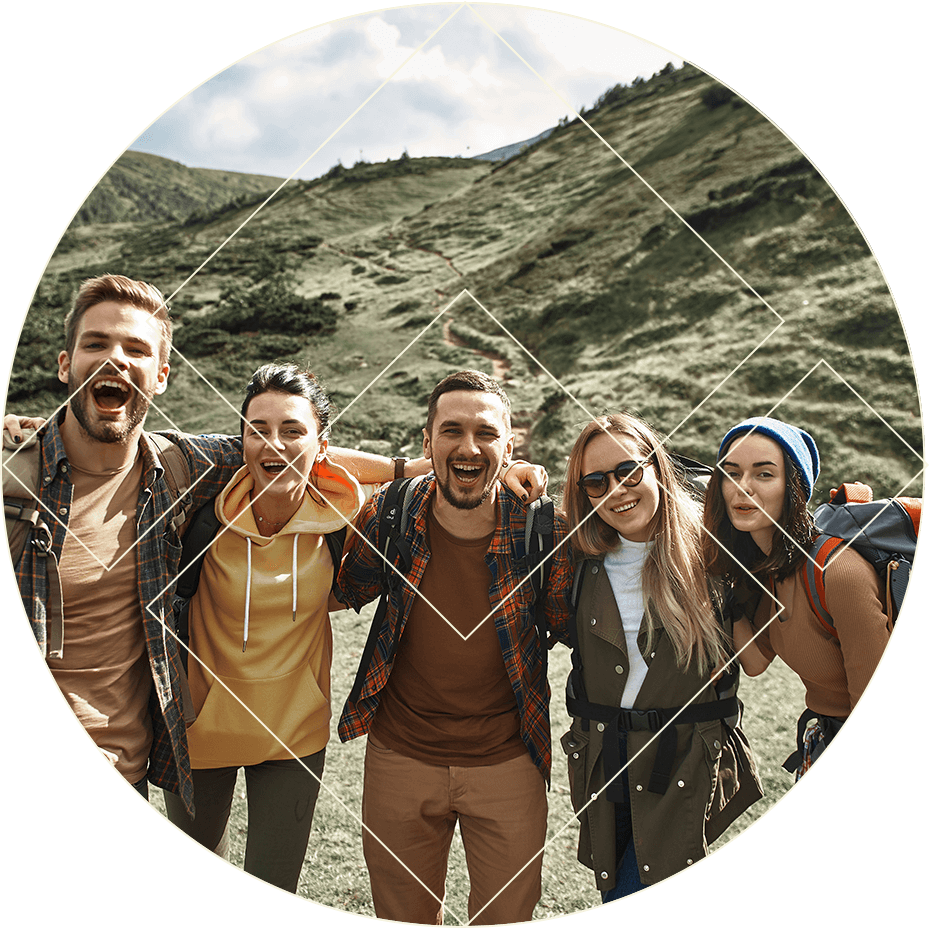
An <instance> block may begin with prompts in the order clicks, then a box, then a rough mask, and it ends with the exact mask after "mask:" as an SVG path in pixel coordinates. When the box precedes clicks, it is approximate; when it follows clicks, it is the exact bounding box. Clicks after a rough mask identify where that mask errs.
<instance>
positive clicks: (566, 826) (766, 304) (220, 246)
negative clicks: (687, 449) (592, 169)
mask: <svg viewBox="0 0 929 928" xmlns="http://www.w3.org/2000/svg"><path fill="white" fill-rule="evenodd" d="M459 9H460V8H459ZM456 12H457V11H456ZM343 125H344V124H343ZM340 128H341V127H340ZM588 128H589V127H588ZM591 131H593V130H591ZM614 154H615V153H614ZM617 157H618V156H617ZM220 247H222V246H220ZM207 260H209V259H207ZM204 263H206V262H204ZM201 267H202V266H201ZM195 273H196V272H195ZM192 276H193V275H192ZM182 286H183V285H182ZM766 305H767V304H766ZM769 308H770V307H769ZM772 311H773V310H772ZM678 427H679V426H678ZM781 608H783V607H781ZM569 822H570V820H569ZM565 827H567V825H566V826H565ZM562 830H563V829H562Z"/></svg>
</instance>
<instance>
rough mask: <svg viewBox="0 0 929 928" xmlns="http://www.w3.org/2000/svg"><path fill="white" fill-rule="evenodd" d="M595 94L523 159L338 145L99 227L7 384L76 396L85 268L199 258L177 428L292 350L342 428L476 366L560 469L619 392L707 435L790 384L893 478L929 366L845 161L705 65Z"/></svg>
mask: <svg viewBox="0 0 929 928" xmlns="http://www.w3.org/2000/svg"><path fill="white" fill-rule="evenodd" d="M585 119H586V121H587V122H588V123H589V126H590V127H588V125H585V124H584V123H583V122H581V121H579V120H577V119H575V120H574V121H573V122H570V123H568V122H564V123H563V124H561V125H559V126H557V127H555V129H554V131H553V132H552V133H551V135H549V136H548V137H547V138H545V139H543V140H540V141H539V142H537V143H536V144H534V145H532V146H530V147H529V148H528V149H525V150H523V151H521V152H520V153H518V154H517V155H515V156H513V157H511V158H510V159H508V160H507V161H504V162H495V163H489V162H486V161H479V160H469V159H445V158H426V159H410V158H402V159H400V160H398V161H392V162H386V163H384V164H364V163H360V164H357V165H356V166H355V167H353V168H350V169H348V168H343V167H342V166H341V165H339V166H337V167H336V168H334V169H333V170H332V171H330V172H329V174H327V175H326V176H325V177H322V178H319V179H317V180H314V181H295V182H291V183H290V184H288V185H287V186H286V187H285V188H284V190H283V191H282V192H281V193H280V194H279V195H278V196H277V197H276V198H275V199H274V200H273V201H272V202H271V203H270V204H268V206H267V207H265V208H264V209H262V210H261V211H260V212H259V213H258V214H257V215H254V216H253V218H251V220H250V221H248V223H247V225H245V226H244V228H242V229H241V231H240V232H238V234H237V235H235V237H234V238H232V240H231V241H229V242H228V243H227V244H224V243H225V242H226V240H227V239H228V237H229V236H230V235H232V234H233V233H235V232H236V230H237V229H238V228H239V227H240V226H241V224H242V223H243V222H245V221H246V220H248V219H249V217H250V216H252V213H253V212H254V208H255V207H254V206H253V205H249V206H241V207H238V208H237V207H235V206H234V205H233V206H228V205H227V207H226V208H225V209H223V210H220V211H218V212H217V213H215V214H213V215H212V216H211V217H208V218H207V217H204V216H194V217H189V218H188V219H187V220H186V221H185V222H147V223H111V224H101V223H96V224H93V225H89V226H86V227H84V228H82V229H81V230H79V232H80V238H79V239H78V240H77V241H71V242H69V243H67V247H66V248H65V247H62V248H61V249H59V252H58V253H56V255H55V256H54V258H53V260H52V262H51V263H50V265H49V268H48V271H47V273H46V275H45V277H44V278H43V280H42V283H41V286H40V288H39V291H38V294H37V296H36V300H35V303H34V305H33V308H32V311H31V312H30V314H29V318H28V320H27V322H26V325H25V327H24V330H23V334H22V338H21V341H20V346H19V352H18V354H17V364H16V369H15V370H14V374H13V380H12V383H11V389H10V403H11V406H13V407H16V408H22V409H26V408H28V409H31V410H39V411H48V410H49V409H51V408H53V407H54V405H55V403H56V402H58V401H60V399H59V398H60V396H61V394H60V393H59V392H57V390H55V391H54V392H49V390H48V389H47V388H48V387H50V386H51V387H53V386H54V380H53V378H52V377H51V376H50V375H51V374H52V373H53V359H54V355H55V352H56V351H57V348H58V345H59V338H58V336H57V331H56V329H57V326H58V325H59V324H60V322H59V319H60V316H61V315H62V314H63V309H64V307H65V305H66V304H67V302H68V300H69V298H70V294H71V292H72V291H73V290H74V288H75V287H76V285H77V284H78V283H79V281H80V279H82V278H83V277H86V276H88V275H91V274H96V273H101V272H105V271H114V272H121V273H126V274H129V275H130V276H138V277H141V278H143V279H147V280H151V281H153V282H155V283H157V284H158V285H159V286H160V287H161V288H162V289H163V290H165V292H167V293H171V292H173V291H174V290H175V289H176V288H178V287H181V286H182V285H183V287H182V289H181V290H180V292H179V294H178V296H177V297H176V298H175V299H174V301H173V308H174V310H175V315H176V316H177V319H178V325H177V337H176V347H177V349H178V352H179V353H178V354H176V355H175V357H174V360H173V371H172V386H171V388H170V389H169V390H168V392H167V393H166V394H165V396H164V397H163V398H162V399H163V403H162V405H161V409H162V411H163V412H164V414H165V416H167V417H168V419H169V420H170V421H172V422H175V423H176V424H178V425H179V426H181V427H184V428H189V429H193V430H201V429H215V428H220V429H234V428H236V426H237V420H236V417H235V414H234V412H233V410H232V407H234V406H237V396H238V392H239V390H240V389H241V387H242V385H243V383H244V382H245V380H246V378H247V376H248V375H249V374H250V373H251V371H252V370H253V369H254V367H255V366H256V365H257V364H259V363H261V362H262V361H265V360H269V359H272V358H279V357H282V358H297V359H300V360H303V361H306V362H308V363H309V364H310V366H312V367H313V368H314V369H315V370H316V371H317V372H318V373H319V374H320V376H321V377H322V378H323V380H324V382H326V383H327V384H328V385H329V387H330V388H331V390H332V392H333V393H334V395H335V398H336V400H337V403H338V405H339V406H340V407H341V408H342V409H343V411H344V415H343V416H342V418H341V419H340V420H339V422H338V424H337V432H336V438H337V440H338V441H339V442H342V443H344V444H351V445H356V446H360V447H368V448H372V449H377V450H385V451H388V450H389V451H396V450H397V449H399V448H409V449H415V448H416V447H417V446H418V444H419V438H418V434H419V429H420V427H421V424H422V418H423V416H422V410H423V407H424V401H425V398H426V396H427V395H428V393H429V390H430V389H431V387H432V386H433V385H434V383H435V382H436V381H437V380H438V379H439V378H440V377H441V376H443V375H444V374H445V373H447V372H448V371H449V370H450V369H452V368H457V367H464V366H480V367H483V368H485V369H487V370H488V371H492V372H494V373H496V374H498V375H499V376H501V377H502V378H503V380H504V382H505V383H506V386H507V389H508V391H509V392H510V395H511V397H512V399H513V407H514V411H515V425H516V426H517V434H518V437H519V442H520V447H519V450H520V451H521V452H522V453H523V454H524V455H527V456H530V457H532V458H533V459H535V460H538V461H541V462H543V463H545V464H546V465H547V466H548V468H549V470H550V471H551V473H552V475H553V478H554V479H555V481H556V482H557V480H558V479H559V478H560V475H561V472H562V470H563V460H564V457H565V455H566V452H567V450H568V448H569V447H570V444H571V441H572V439H573V436H574V434H576V431H577V429H578V427H579V425H580V424H581V423H583V421H585V420H586V418H587V417H588V414H589V413H596V412H601V411H604V410H607V409H614V408H616V407H619V406H626V407H630V408H632V409H633V410H635V411H638V412H639V413H641V414H642V415H644V416H645V417H646V418H648V419H650V420H651V421H652V422H654V423H655V424H656V425H657V426H658V427H659V428H660V429H662V430H663V431H665V432H666V433H671V434H672V443H673V445H674V446H675V447H676V448H677V449H678V450H680V451H683V452H685V453H688V454H690V455H692V456H695V457H699V458H703V459H709V458H711V457H712V455H713V453H714V450H715V446H716V442H717V440H718V438H719V437H720V436H721V435H722V434H723V433H724V432H725V431H726V429H727V428H728V426H729V425H731V424H732V423H733V422H734V421H736V420H738V419H740V418H743V417H744V416H747V415H753V414H762V413H769V412H771V413H773V414H775V415H778V416H781V417H783V418H786V419H789V420H791V421H793V422H796V423H797V424H800V425H802V426H804V427H806V428H808V429H809V430H810V431H811V432H812V433H813V434H814V436H815V437H816V438H817V441H818V442H819V444H820V448H821V449H822V451H823V459H824V468H823V478H822V479H821V481H820V488H821V489H822V491H823V492H825V490H828V487H829V486H831V485H835V482H836V481H840V480H842V479H850V478H862V479H866V480H868V481H869V482H871V483H872V484H873V485H874V486H875V488H876V490H877V491H878V492H879V493H881V494H886V493H896V492H898V490H899V488H900V487H901V486H902V485H903V484H904V483H906V481H908V480H909V479H910V478H911V477H912V476H913V474H915V473H916V472H917V471H918V470H919V459H918V452H920V450H921V444H920V442H921V432H920V414H919V405H918V399H917V395H916V388H915V379H914V375H913V369H912V365H911V363H910V358H909V352H908V348H907V344H906V339H905V336H904V333H903V329H902V327H901V324H900V320H899V317H898V315H897V313H896V311H895V308H894V305H893V302H892V299H891V297H890V294H889V292H888V290H887V287H886V285H885V283H884V280H883V278H882V276H881V274H880V271H879V269H878V266H877V263H876V262H875V260H874V258H873V257H872V255H871V253H870V251H869V250H868V248H867V245H866V243H865V241H864V239H863V237H862V235H861V233H860V232H859V230H858V228H857V227H856V226H855V224H854V222H853V221H852V219H851V217H850V216H849V215H848V213H847V212H846V211H845V209H844V208H843V207H842V204H841V202H840V201H839V200H838V198H837V197H836V195H835V193H834V192H833V191H832V190H831V188H830V187H829V185H828V184H827V183H826V181H825V180H824V179H823V178H822V177H821V176H820V175H819V174H818V173H817V172H816V170H815V168H814V167H813V166H812V165H811V164H810V163H809V162H808V161H807V160H806V159H805V158H804V157H803V155H802V154H801V153H800V152H799V151H798V150H797V149H796V148H794V146H793V145H792V144H791V143H790V142H789V141H788V140H787V139H786V138H785V137H784V136H783V135H782V134H781V133H780V132H779V131H778V130H777V129H776V128H775V127H774V126H772V125H771V124H770V123H769V122H767V120H765V119H764V117H762V116H761V115H760V114H759V113H758V112H757V111H756V110H754V109H753V108H752V107H751V106H749V105H747V104H745V103H744V102H743V101H742V100H741V99H740V98H739V97H737V96H735V95H733V94H732V93H731V92H730V91H728V90H727V89H726V88H723V87H721V85H719V84H716V83H714V82H713V81H712V80H711V79H710V78H709V77H707V76H706V75H704V74H702V73H701V72H700V71H698V70H696V69H695V68H692V67H690V66H685V67H684V68H682V69H680V70H677V71H674V70H673V69H667V70H666V71H665V73H663V74H661V75H658V76H656V77H654V78H652V79H651V80H650V81H646V82H640V83H638V84H637V85H635V86H633V87H617V88H614V89H613V90H611V91H609V92H608V93H606V94H604V96H603V97H602V98H601V100H600V101H598V104H597V105H596V106H595V107H594V108H593V109H592V110H591V111H590V112H588V113H586V114H585ZM591 129H592V130H593V131H591ZM220 246H222V248H221V250H219V251H218V252H217V251H216V249H218V248H220ZM204 262H207V263H206V264H204ZM198 269H199V271H198ZM195 271H196V272H197V273H196V274H195V276H192V277H191V275H194V272H195ZM463 291H466V292H463ZM450 304H453V305H451V308H449V306H450ZM440 316H441V318H439V317H440ZM413 340H415V343H414V344H412V345H411V341H413ZM759 346H760V347H759ZM401 353H402V354H401ZM398 355H399V357H398ZM395 359H396V360H395ZM382 371H385V374H384V376H382V377H380V378H379V379H377V382H376V383H375V384H374V385H373V386H371V384H372V381H373V380H374V379H375V377H377V376H378V375H379V374H381V372H382ZM207 382H208V383H209V384H212V385H214V386H216V387H217V388H218V389H219V391H220V392H221V393H222V394H224V395H225V396H226V397H227V398H228V399H229V401H230V404H231V405H227V404H226V403H225V402H224V401H223V399H222V398H221V397H220V396H218V395H217V394H216V393H215V392H214V391H213V390H212V389H211V388H210V386H208V383H207ZM369 387H370V389H368V388H369ZM356 398H357V399H356ZM159 421H164V420H159V419H158V418H157V417H156V416H154V415H153V417H152V419H151V422H152V424H157V423H158V422H159ZM888 426H889V427H888ZM909 492H910V493H911V494H913V495H917V494H919V493H921V487H920V486H913V487H910V489H909Z"/></svg>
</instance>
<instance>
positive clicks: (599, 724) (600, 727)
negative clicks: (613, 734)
mask: <svg viewBox="0 0 929 928" xmlns="http://www.w3.org/2000/svg"><path fill="white" fill-rule="evenodd" d="M605 730H606V725H604V724H603V722H597V731H605Z"/></svg>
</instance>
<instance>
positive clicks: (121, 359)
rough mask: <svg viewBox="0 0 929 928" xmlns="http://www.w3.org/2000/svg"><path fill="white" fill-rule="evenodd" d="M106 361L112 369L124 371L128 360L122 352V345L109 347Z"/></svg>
mask: <svg viewBox="0 0 929 928" xmlns="http://www.w3.org/2000/svg"><path fill="white" fill-rule="evenodd" d="M106 360H107V363H108V364H110V365H111V366H112V367H115V368H116V370H118V371H125V370H128V368H129V359H128V358H127V356H126V352H125V351H124V350H123V346H122V345H119V344H114V345H111V346H110V353H109V356H108V357H107V359H106Z"/></svg>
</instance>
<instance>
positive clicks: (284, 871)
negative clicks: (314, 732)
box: [164, 748, 326, 893]
mask: <svg viewBox="0 0 929 928" xmlns="http://www.w3.org/2000/svg"><path fill="white" fill-rule="evenodd" d="M325 760H326V749H325V748H323V750H322V751H319V752H318V753H317V754H311V755H309V756H308V757H303V758H301V759H300V761H296V760H293V759H290V760H269V761H266V762H265V763H263V764H256V765H255V766H253V767H244V768H242V769H244V771H245V789H246V795H247V797H248V838H247V840H246V843H245V872H246V873H250V874H252V876H256V877H258V878H259V879H262V880H265V881H266V882H268V883H271V884H272V885H273V886H279V887H280V888H281V889H286V890H288V891H289V892H292V893H295V892H296V891H297V883H298V881H299V879H300V870H301V869H302V867H303V859H304V857H305V856H306V846H307V842H308V841H309V839H310V828H311V826H312V824H313V812H314V811H315V809H316V799H317V796H318V795H319V781H320V780H321V779H322V775H323V764H324V763H325ZM305 768H306V769H305ZM307 769H308V770H309V771H311V772H307ZM238 771H239V768H238V767H216V768H210V769H201V770H194V771H193V779H194V807H195V809H196V814H195V817H194V818H191V817H190V816H189V815H188V814H187V812H186V811H185V810H184V805H183V803H182V802H181V800H180V798H179V797H178V796H176V795H175V794H174V793H169V792H166V793H165V794H164V799H165V807H166V809H167V813H168V818H169V819H170V820H171V822H173V823H174V824H175V825H177V827H178V828H180V829H181V830H182V831H184V832H185V833H186V834H188V835H190V837H191V838H193V839H194V840H195V841H198V842H199V843H200V844H202V845H203V846H204V847H207V848H209V849H210V850H211V851H214V852H215V853H217V854H219V855H220V856H221V857H225V858H226V859H228V856H229V812H230V810H231V809H232V798H233V795H234V793H235V783H236V775H237V773H238ZM314 774H315V776H314Z"/></svg>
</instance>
